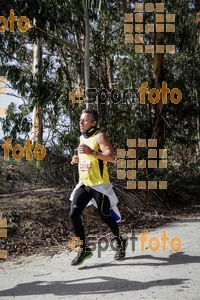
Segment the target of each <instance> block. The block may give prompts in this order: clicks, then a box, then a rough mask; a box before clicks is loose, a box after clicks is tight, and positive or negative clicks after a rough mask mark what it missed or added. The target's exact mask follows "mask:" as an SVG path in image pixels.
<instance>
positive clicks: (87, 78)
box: [83, 0, 91, 108]
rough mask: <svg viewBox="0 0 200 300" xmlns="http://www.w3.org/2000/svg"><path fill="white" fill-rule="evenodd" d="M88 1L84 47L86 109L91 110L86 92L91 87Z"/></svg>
mask: <svg viewBox="0 0 200 300" xmlns="http://www.w3.org/2000/svg"><path fill="white" fill-rule="evenodd" d="M87 2H88V1H87V0H83V8H84V19H85V46H84V79H85V97H86V99H85V101H86V108H90V107H91V104H90V103H89V100H88V95H87V93H86V91H87V90H88V89H89V87H90V60H89V59H90V58H89V55H90V53H89V47H90V23H89V14H88V6H87Z"/></svg>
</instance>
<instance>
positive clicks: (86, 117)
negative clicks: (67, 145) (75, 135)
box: [79, 109, 98, 132]
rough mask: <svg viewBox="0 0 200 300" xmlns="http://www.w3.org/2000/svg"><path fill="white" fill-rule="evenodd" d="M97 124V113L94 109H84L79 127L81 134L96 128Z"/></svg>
mask: <svg viewBox="0 0 200 300" xmlns="http://www.w3.org/2000/svg"><path fill="white" fill-rule="evenodd" d="M97 122H98V113H97V111H96V110H94V109H84V110H83V111H82V114H81V117H80V121H79V125H80V130H81V131H82V132H86V131H87V130H88V129H90V128H91V127H96V126H97Z"/></svg>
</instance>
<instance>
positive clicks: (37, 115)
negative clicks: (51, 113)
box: [32, 38, 43, 144]
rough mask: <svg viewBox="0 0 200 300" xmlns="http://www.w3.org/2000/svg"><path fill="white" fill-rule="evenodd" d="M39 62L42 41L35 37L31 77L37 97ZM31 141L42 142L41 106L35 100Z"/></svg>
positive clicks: (39, 76)
mask: <svg viewBox="0 0 200 300" xmlns="http://www.w3.org/2000/svg"><path fill="white" fill-rule="evenodd" d="M41 64H42V41H41V38H37V40H36V42H35V43H34V44H33V78H34V81H35V82H37V83H38V97H40V88H39V85H40V83H41V80H42V74H41ZM32 133H33V134H32V142H33V143H34V144H42V136H43V125H42V108H41V106H40V104H39V101H37V104H36V105H35V107H34V109H33V128H32Z"/></svg>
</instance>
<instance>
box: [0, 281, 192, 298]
mask: <svg viewBox="0 0 200 300" xmlns="http://www.w3.org/2000/svg"><path fill="white" fill-rule="evenodd" d="M188 280H189V279H181V278H179V279H178V278H171V279H164V280H152V281H148V282H140V281H131V280H127V279H120V278H114V277H108V276H99V277H98V276H97V277H89V278H83V279H77V280H69V281H51V282H48V281H34V282H29V283H22V284H18V285H16V286H15V287H13V288H11V289H7V290H3V291H0V297H5V296H8V297H9V296H10V297H11V296H26V295H27V296H30V295H47V294H54V295H86V294H110V293H119V292H128V291H138V290H145V289H148V288H151V287H155V286H158V287H161V286H167V285H180V284H183V283H184V282H185V281H188ZM84 281H86V282H84Z"/></svg>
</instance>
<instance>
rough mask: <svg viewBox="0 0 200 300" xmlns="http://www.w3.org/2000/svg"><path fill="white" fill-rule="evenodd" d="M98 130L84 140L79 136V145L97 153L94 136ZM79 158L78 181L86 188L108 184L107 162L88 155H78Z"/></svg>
mask: <svg viewBox="0 0 200 300" xmlns="http://www.w3.org/2000/svg"><path fill="white" fill-rule="evenodd" d="M98 133H99V130H98V131H96V132H95V133H94V134H93V135H92V136H90V137H88V138H85V137H84V136H83V135H81V136H80V144H85V145H87V146H88V147H90V148H91V149H92V150H93V151H96V152H98V150H100V149H99V146H98V144H97V142H96V135H97V134H98ZM78 157H79V164H78V169H79V180H80V181H81V182H82V183H83V184H84V185H86V186H94V185H98V184H108V183H110V179H109V175H108V170H107V162H106V161H103V160H100V159H98V158H97V157H96V156H93V155H88V154H85V153H84V154H80V153H79V154H78Z"/></svg>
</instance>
